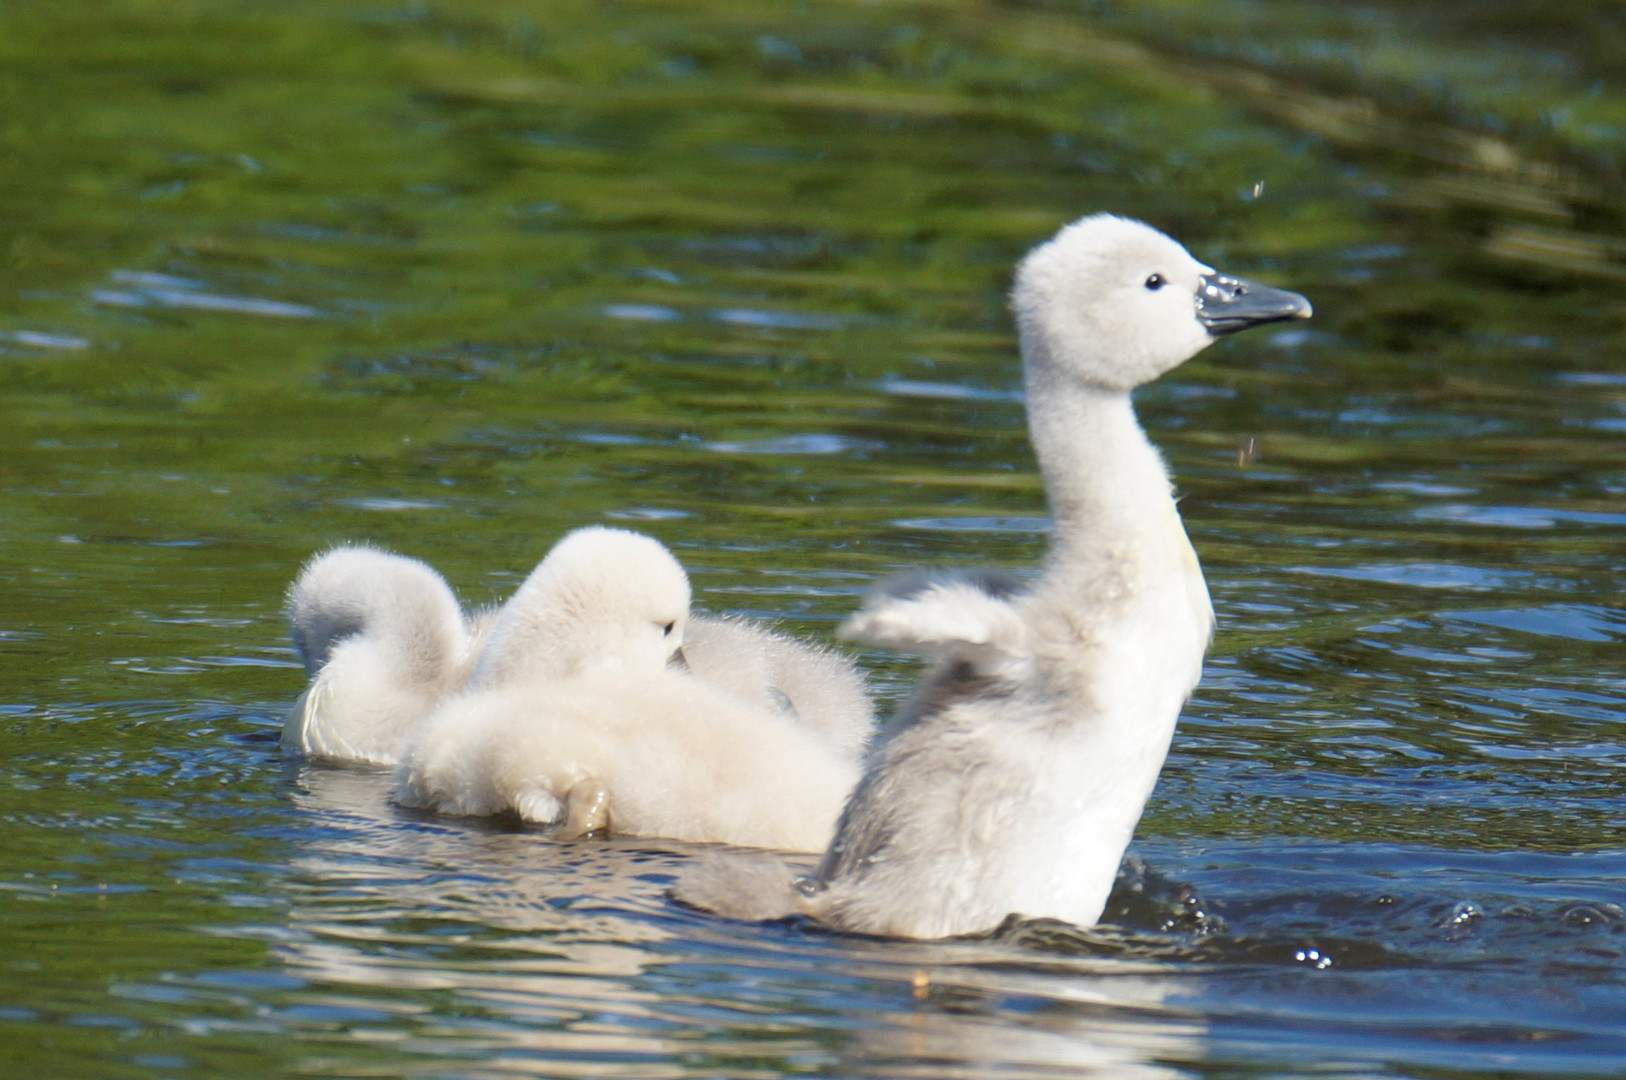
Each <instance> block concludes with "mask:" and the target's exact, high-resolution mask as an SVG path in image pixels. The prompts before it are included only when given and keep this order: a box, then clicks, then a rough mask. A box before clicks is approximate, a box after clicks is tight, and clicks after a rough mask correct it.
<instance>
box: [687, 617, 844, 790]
mask: <svg viewBox="0 0 1626 1080" xmlns="http://www.w3.org/2000/svg"><path fill="white" fill-rule="evenodd" d="M683 658H684V661H685V662H686V663H687V664H688V667H689V670H690V671H691V672H693V673H694V675H696V676H697V677H699V678H701V679H703V680H705V681H706V682H709V683H712V684H714V685H716V686H720V687H722V688H723V689H724V690H728V691H730V692H731V693H733V694H735V695H737V696H738V697H741V698H744V699H745V700H746V701H751V702H755V703H757V704H759V705H762V706H764V707H767V708H771V709H776V710H778V711H779V712H782V713H785V714H786V715H788V716H790V717H792V718H794V719H795V720H796V721H797V722H798V723H800V724H801V725H802V726H803V727H806V728H810V729H812V730H813V731H815V732H817V733H818V734H820V735H822V736H823V737H824V738H825V739H826V740H827V741H828V742H829V743H830V745H831V746H833V747H834V748H835V749H836V751H837V752H838V753H840V754H841V755H842V756H843V757H845V758H848V759H849V760H852V761H857V760H858V759H859V758H860V757H861V756H862V755H863V752H864V747H865V746H866V745H867V744H868V742H869V739H870V736H871V735H873V734H874V733H875V705H874V703H873V702H871V700H870V696H869V688H868V686H866V685H865V682H864V675H863V673H862V672H861V671H860V670H859V668H858V665H857V664H855V663H853V662H852V660H850V659H849V658H847V657H845V656H843V655H841V654H840V653H837V652H832V651H831V650H829V649H823V648H819V647H818V646H816V645H810V644H808V643H807V642H805V641H798V640H797V639H795V638H793V637H788V636H786V635H784V634H779V633H775V632H774V631H772V630H768V629H766V628H764V627H762V626H760V625H758V624H757V623H754V622H751V621H750V620H748V619H739V618H718V617H713V616H696V617H695V618H694V619H692V620H691V621H690V622H689V629H688V632H687V633H686V634H685V635H684V639H683Z"/></svg>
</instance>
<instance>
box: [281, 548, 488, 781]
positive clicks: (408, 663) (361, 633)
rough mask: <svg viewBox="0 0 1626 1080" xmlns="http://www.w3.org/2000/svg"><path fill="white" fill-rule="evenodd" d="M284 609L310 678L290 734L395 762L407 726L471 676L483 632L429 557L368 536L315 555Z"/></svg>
mask: <svg viewBox="0 0 1626 1080" xmlns="http://www.w3.org/2000/svg"><path fill="white" fill-rule="evenodd" d="M285 611H286V614H287V618H288V625H289V629H290V632H291V636H292V637H293V642H294V648H295V649H296V650H297V651H298V653H299V656H300V659H301V661H303V663H304V665H305V673H306V676H307V677H308V678H309V679H310V683H309V685H308V686H307V687H306V688H305V691H304V693H302V694H300V696H299V698H298V700H297V701H295V703H294V707H293V709H292V710H290V712H289V713H288V717H287V719H286V721H285V722H284V724H283V729H282V743H283V745H284V746H286V747H288V748H290V749H292V750H296V751H299V752H301V753H303V754H305V755H306V756H308V757H311V758H315V759H319V760H326V761H337V762H352V763H371V764H378V765H390V764H394V763H395V761H396V760H397V757H398V755H399V753H400V747H401V742H402V740H403V739H404V738H405V736H406V734H407V733H408V732H409V731H410V730H411V729H412V727H413V726H414V725H416V724H417V723H418V722H419V721H421V720H422V719H423V718H424V717H425V716H427V715H428V714H429V713H430V711H431V710H432V709H433V708H434V706H435V704H436V703H437V702H438V701H439V700H440V698H441V697H442V696H444V695H445V694H446V693H447V692H448V691H450V690H451V689H453V688H454V687H455V686H458V685H460V684H461V683H462V682H463V681H464V679H465V678H466V677H467V671H468V663H469V659H470V658H471V657H472V655H473V652H474V648H475V646H476V643H477V640H478V636H479V632H480V631H479V627H478V624H477V623H475V624H471V623H468V622H465V620H464V617H463V612H462V609H461V608H460V607H459V606H458V602H457V597H456V596H455V595H453V593H452V590H451V586H449V585H447V584H446V581H445V579H444V578H442V577H441V576H440V575H439V574H438V573H436V572H435V571H434V570H433V569H432V568H430V567H429V566H428V565H427V564H425V563H423V562H420V561H418V560H417V559H412V558H408V557H406V556H404V555H396V554H393V553H391V552H388V551H381V550H379V549H377V548H372V547H366V546H363V545H343V546H340V547H335V548H332V549H330V550H328V551H325V552H323V553H322V554H320V555H318V556H316V557H315V558H314V559H312V560H311V561H310V562H309V563H308V564H307V565H306V566H305V568H304V570H303V571H301V572H300V574H299V576H298V578H297V579H295V581H294V583H293V585H292V587H291V588H290V589H289V590H288V599H287V603H286V606H285Z"/></svg>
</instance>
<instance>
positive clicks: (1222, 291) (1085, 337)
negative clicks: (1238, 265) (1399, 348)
mask: <svg viewBox="0 0 1626 1080" xmlns="http://www.w3.org/2000/svg"><path fill="white" fill-rule="evenodd" d="M1011 302H1012V305H1013V306H1014V308H1015V309H1016V320H1017V326H1018V329H1019V330H1020V332H1021V335H1022V344H1023V352H1024V354H1025V355H1026V356H1027V357H1028V358H1029V361H1030V363H1031V364H1033V365H1035V366H1037V367H1039V368H1040V369H1042V370H1041V372H1040V373H1039V374H1050V375H1056V374H1061V373H1066V374H1068V375H1071V376H1072V377H1074V378H1076V379H1077V380H1079V381H1081V382H1083V383H1085V384H1086V385H1090V386H1094V387H1098V388H1100V389H1104V390H1112V391H1125V392H1127V391H1129V390H1132V389H1134V388H1135V387H1137V386H1140V385H1141V384H1143V383H1148V382H1151V381H1152V380H1153V379H1155V378H1157V377H1158V376H1159V375H1161V374H1163V373H1164V372H1165V371H1168V370H1169V369H1170V368H1173V367H1176V366H1178V365H1180V364H1182V363H1184V362H1185V361H1187V360H1189V359H1190V358H1191V357H1193V356H1195V355H1196V354H1197V353H1198V352H1200V351H1201V350H1202V349H1203V348H1205V347H1206V346H1208V345H1209V344H1211V343H1212V342H1213V341H1214V339H1215V338H1216V337H1219V336H1220V335H1222V334H1228V333H1232V332H1234V331H1237V330H1242V329H1245V328H1247V327H1249V326H1257V325H1259V324H1261V323H1267V322H1277V321H1279V320H1282V319H1304V318H1309V316H1310V303H1309V301H1308V300H1306V299H1305V298H1304V297H1302V296H1300V295H1298V294H1297V293H1291V292H1287V291H1285V290H1283V289H1275V288H1271V287H1270V286H1268V285H1260V284H1258V283H1257V282H1251V281H1244V280H1242V279H1240V278H1234V277H1229V276H1227V275H1224V274H1220V273H1219V272H1217V271H1216V270H1214V269H1213V268H1212V267H1209V266H1205V265H1203V264H1202V263H1200V262H1198V261H1197V260H1196V259H1194V258H1192V257H1191V254H1190V253H1189V252H1187V251H1186V249H1185V248H1183V247H1181V246H1180V245H1179V244H1178V243H1176V242H1175V241H1173V240H1171V239H1169V238H1168V237H1167V236H1164V235H1163V234H1162V233H1160V232H1158V231H1157V230H1156V229H1154V228H1152V227H1151V226H1150V225H1144V224H1142V223H1141V222H1138V221H1130V220H1129V219H1127V218H1120V217H1114V216H1113V215H1111V214H1095V215H1092V216H1090V217H1086V218H1080V219H1079V220H1078V221H1075V222H1073V223H1072V224H1071V225H1068V226H1066V227H1065V228H1063V229H1062V230H1061V231H1060V232H1059V233H1057V234H1056V235H1055V237H1054V238H1052V239H1051V240H1050V241H1049V242H1048V243H1046V244H1042V245H1040V246H1039V247H1037V248H1035V249H1034V250H1033V251H1032V252H1030V253H1029V254H1028V256H1027V258H1026V259H1024V260H1023V261H1022V265H1021V267H1020V268H1019V269H1018V270H1017V273H1016V286H1015V288H1014V290H1013V291H1012V296H1011Z"/></svg>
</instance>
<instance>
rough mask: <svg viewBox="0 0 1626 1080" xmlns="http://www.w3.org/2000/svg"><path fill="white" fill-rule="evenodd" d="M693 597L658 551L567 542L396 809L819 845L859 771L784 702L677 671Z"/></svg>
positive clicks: (611, 542)
mask: <svg viewBox="0 0 1626 1080" xmlns="http://www.w3.org/2000/svg"><path fill="white" fill-rule="evenodd" d="M688 600H689V584H688V579H687V576H686V575H685V574H684V573H683V568H682V567H681V566H680V565H678V563H677V561H676V560H675V559H673V558H672V556H671V554H670V553H669V552H668V551H666V549H665V548H664V547H662V546H661V545H660V544H659V543H657V542H656V541H654V540H651V539H649V538H648V537H643V536H639V535H638V534H635V533H628V532H624V531H622V530H616V529H602V528H594V529H583V530H578V531H577V532H575V533H572V534H570V535H569V536H567V537H566V538H565V539H564V540H562V541H560V542H559V544H558V545H556V546H555V547H554V549H553V550H552V551H551V552H549V553H548V556H547V558H545V559H544V560H543V561H542V563H541V564H540V565H539V566H538V567H537V569H536V571H535V572H534V573H532V575H531V576H530V578H528V579H527V580H526V582H525V584H523V585H522V586H521V587H520V589H519V591H518V592H516V593H515V595H514V598H513V599H512V600H510V601H509V603H508V604H507V605H505V606H504V608H503V609H502V611H501V612H500V614H499V615H498V618H497V621H496V624H495V626H494V627H493V628H492V631H491V637H490V640H489V642H488V643H487V645H486V648H485V650H484V652H483V653H482V655H481V657H480V660H479V661H478V663H477V665H476V667H475V670H474V673H473V675H472V677H471V680H470V687H469V688H468V689H467V690H466V691H464V692H462V693H460V694H456V695H453V696H452V697H451V698H449V699H448V700H447V701H446V702H445V703H444V704H443V705H442V706H441V707H440V708H439V709H438V710H436V712H435V714H434V715H433V716H432V717H431V718H430V719H429V720H428V721H427V722H426V723H425V725H424V726H423V728H422V729H421V731H420V733H419V736H418V737H417V738H416V739H415V740H414V743H413V745H412V748H411V750H410V752H409V753H408V755H407V758H406V760H405V762H404V763H403V766H402V768H401V770H400V772H399V774H398V782H397V792H396V797H397V800H398V801H399V802H401V803H403V804H405V805H408V806H420V807H425V808H430V809H435V810H440V811H443V812H448V813H455V814H465V815H485V814H494V813H502V812H512V813H516V814H518V815H519V816H520V817H521V818H523V819H525V820H527V821H532V822H538V823H543V824H552V825H556V826H557V827H558V828H557V833H558V834H559V835H561V836H566V837H570V836H579V835H583V834H586V833H589V832H596V831H604V830H610V831H614V832H616V833H622V834H627V835H634V836H660V837H670V838H673V839H681V840H695V841H715V842H721V843H732V844H744V845H751V846H759V847H774V848H780V849H784V850H793V851H818V850H821V849H823V848H824V846H825V845H826V844H827V843H828V842H829V840H830V836H831V833H832V830H833V827H834V824H835V820H836V817H837V815H838V814H839V813H840V811H841V807H842V804H843V803H844V802H845V800H846V797H847V795H848V794H849V793H850V792H851V790H852V786H853V784H854V783H855V782H856V780H857V778H858V770H857V766H856V765H855V764H854V763H853V762H852V761H851V760H850V759H849V758H846V757H844V756H843V755H842V754H841V753H840V752H839V751H838V750H837V749H836V746H835V745H834V744H833V743H832V741H831V740H829V739H828V738H827V737H825V736H824V735H821V734H820V733H819V732H817V731H815V730H813V729H811V728H809V727H807V726H805V725H803V724H801V723H799V722H798V720H797V719H796V718H795V717H793V716H791V715H788V714H786V713H785V712H784V711H782V710H781V709H778V708H775V707H772V706H770V705H767V704H764V703H762V702H758V701H753V700H751V699H749V698H747V697H741V696H738V695H736V694H734V693H731V692H729V691H728V690H727V689H725V688H723V687H722V686H719V685H717V684H715V683H712V682H710V681H707V680H705V679H702V678H700V677H698V676H696V675H695V674H693V673H691V672H688V671H684V670H681V669H680V668H677V667H671V666H668V665H669V661H671V660H673V659H675V657H676V656H677V653H678V650H679V648H680V646H681V645H682V642H683V634H684V630H685V624H686V622H687V612H688Z"/></svg>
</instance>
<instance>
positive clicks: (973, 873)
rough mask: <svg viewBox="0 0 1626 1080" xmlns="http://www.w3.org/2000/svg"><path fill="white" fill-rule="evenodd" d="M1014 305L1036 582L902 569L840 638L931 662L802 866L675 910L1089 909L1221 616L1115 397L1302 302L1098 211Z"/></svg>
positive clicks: (960, 918) (726, 877) (1158, 469)
mask: <svg viewBox="0 0 1626 1080" xmlns="http://www.w3.org/2000/svg"><path fill="white" fill-rule="evenodd" d="M1012 300H1013V305H1014V307H1015V311H1016V321H1017V328H1018V331H1019V333H1020V337H1021V346H1022V357H1023V365H1024V374H1025V380H1026V389H1027V409H1028V424H1029V430H1030V433H1031V436H1032V439H1033V445H1034V450H1035V451H1036V453H1037V456H1038V459H1039V466H1040V469H1041V471H1042V472H1043V474H1044V480H1045V487H1046V490H1047V492H1048V494H1049V497H1050V507H1051V515H1052V521H1053V532H1052V546H1051V550H1050V553H1049V555H1048V557H1047V558H1046V560H1045V562H1044V565H1043V568H1042V571H1041V573H1040V575H1039V576H1038V578H1037V579H1036V580H1035V581H1033V583H1032V584H1031V585H1029V586H1027V587H1026V588H1019V587H1017V586H1016V585H1014V584H1013V583H1011V582H1010V581H1008V580H1005V579H1001V578H999V577H997V576H994V575H987V574H976V573H969V574H958V575H945V576H942V577H939V578H936V579H933V578H930V577H920V576H917V577H915V578H912V579H909V580H906V581H904V582H901V583H898V584H895V585H891V586H884V587H883V588H881V589H880V590H878V591H877V592H876V593H875V594H873V595H872V597H871V598H870V599H869V600H868V601H867V602H866V603H865V605H864V607H863V608H862V609H861V610H860V611H859V612H858V613H857V614H856V615H854V616H853V618H852V619H851V620H850V621H849V622H848V624H847V626H846V631H847V633H848V634H850V635H851V636H853V637H857V638H861V639H864V640H868V641H871V642H874V643H877V644H881V645H885V646H889V647H893V648H898V649H903V650H907V651H911V652H915V653H919V654H923V655H925V656H928V657H931V658H933V659H935V661H936V663H935V664H934V665H933V666H932V667H931V668H930V670H929V671H928V672H927V673H926V675H925V676H924V678H923V679H922V681H921V682H920V684H919V685H918V686H917V687H916V689H915V691H914V692H913V694H912V695H911V696H910V697H909V699H908V700H907V701H906V702H904V704H903V705H902V706H901V707H900V708H899V710H898V713H897V714H896V716H895V717H894V718H893V719H892V721H891V722H890V723H889V724H888V726H887V728H886V730H885V731H884V732H883V733H882V735H881V739H880V741H879V743H878V744H877V745H876V746H875V748H874V749H873V750H872V752H871V754H870V758H869V762H868V766H867V771H866V773H865V775H864V777H863V779H862V780H861V781H860V783H859V786H858V788H857V790H856V791H854V793H853V796H852V799H851V800H850V801H849V803H848V804H847V807H846V809H845V810H844V811H843V814H842V818H841V822H840V824H839V825H838V827H837V832H836V837H835V839H834V841H833V842H832V843H831V845H830V847H829V848H828V849H827V850H826V852H825V854H824V858H823V860H822V861H821V862H820V864H819V867H818V869H817V871H816V872H815V873H814V875H813V876H812V878H811V879H805V880H798V879H794V878H793V877H792V875H791V872H790V871H789V870H788V869H787V868H786V867H784V865H783V864H781V863H778V862H776V861H772V860H762V859H756V860H752V859H741V858H739V857H736V858H735V859H733V860H727V859H714V860H711V861H709V862H703V863H702V864H700V865H699V866H697V867H696V868H695V870H693V871H691V872H690V873H689V874H688V875H686V876H685V878H684V879H683V880H682V881H681V882H680V884H679V888H678V889H677V893H676V895H677V896H678V898H679V899H681V900H684V901H686V902H688V903H691V904H695V905H697V906H700V907H705V908H708V909H711V910H713V911H717V912H720V913H723V914H727V915H733V916H736V917H741V918H768V917H776V916H781V915H785V914H790V913H793V912H802V913H806V914H808V915H811V916H812V917H814V918H816V919H818V920H820V921H822V922H824V923H826V924H828V925H831V926H834V927H838V928H842V929H847V930H854V931H859V932H863V933H873V934H887V935H896V936H903V937H916V938H933V937H943V936H948V935H954V934H966V933H974V932H977V931H983V930H988V929H991V928H992V927H994V926H997V925H998V924H999V923H1000V922H1001V921H1002V920H1004V919H1005V918H1006V917H1007V916H1009V915H1012V914H1019V915H1024V916H1030V917H1051V918H1057V919H1063V920H1066V921H1069V922H1072V923H1075V924H1078V925H1080V926H1088V925H1090V924H1092V923H1094V922H1095V921H1096V920H1097V919H1098V918H1099V917H1100V915H1101V911H1102V909H1103V907H1104V906H1105V903H1106V898H1107V893H1108V891H1109V890H1110V889H1111V887H1112V883H1113V880H1114V877H1115V875H1116V872H1117V869H1118V864H1119V862H1120V860H1121V859H1122V857H1123V853H1124V849H1125V847H1126V846H1127V845H1128V843H1129V840H1130V836H1131V834H1132V833H1133V832H1134V828H1135V824H1136V822H1137V821H1138V820H1139V818H1140V814H1141V810H1142V808H1143V807H1144V806H1145V803H1146V799H1147V796H1148V795H1149V794H1150V793H1151V790H1152V786H1153V784H1154V783H1155V781H1156V779H1157V774H1158V771H1159V769H1160V768H1161V767H1162V763H1163V759H1164V756H1165V755H1166V753H1167V751H1168V746H1169V741H1170V738H1171V737H1172V735H1173V732H1174V725H1175V720H1176V718H1177V716H1178V714H1179V711H1180V708H1181V706H1182V705H1183V704H1184V702H1185V700H1186V698H1187V697H1188V696H1189V695H1190V693H1191V691H1192V689H1193V688H1194V687H1195V686H1196V684H1197V679H1198V676H1199V675H1200V673H1201V669H1202V658H1203V652H1204V650H1205V649H1206V647H1207V644H1208V639H1209V635H1210V632H1211V628H1212V621H1213V620H1212V612H1211V610H1210V607H1209V601H1208V591H1207V588H1206V587H1205V585H1204V582H1203V576H1202V571H1201V569H1200V568H1199V566H1198V563H1197V557H1196V555H1195V554H1194V553H1193V551H1192V549H1191V545H1190V543H1189V542H1188V541H1187V539H1186V534H1185V530H1184V529H1183V528H1182V526H1181V522H1180V517H1179V514H1178V512H1177V511H1176V509H1175V502H1174V498H1173V496H1172V493H1171V490H1170V483H1169V477H1168V472H1167V470H1166V469H1165V467H1164V464H1163V460H1162V458H1161V456H1160V455H1159V454H1158V452H1157V450H1156V449H1155V448H1154V447H1153V446H1152V444H1151V443H1150V442H1149V441H1148V440H1147V438H1146V435H1145V433H1144V432H1143V431H1142V430H1141V428H1140V425H1139V424H1138V423H1137V422H1136V419H1135V414H1134V409H1133V408H1132V406H1131V404H1130V398H1129V395H1130V391H1132V390H1133V389H1134V388H1135V387H1137V386H1140V385H1141V384H1143V383H1146V382H1150V381H1151V380H1152V379H1155V378H1156V377H1157V376H1158V375H1160V374H1162V373H1163V372H1165V371H1168V370H1169V369H1171V368H1173V367H1175V366H1177V365H1178V364H1180V363H1181V362H1183V361H1185V360H1186V359H1188V358H1189V357H1191V356H1192V355H1194V354H1195V353H1197V352H1198V351H1200V350H1201V349H1202V348H1204V347H1205V346H1206V345H1208V344H1209V343H1211V342H1212V341H1213V340H1214V339H1215V338H1216V337H1217V336H1219V335H1222V334H1228V333H1231V332H1233V331H1237V330H1242V329H1245V328H1247V327H1249V326H1256V325H1259V324H1262V323H1270V322H1276V321H1278V320H1283V319H1297V318H1306V317H1308V316H1309V314H1310V305H1309V303H1308V302H1307V301H1306V300H1305V299H1304V298H1303V297H1301V296H1298V295H1297V294H1295V293H1289V292H1284V291H1281V290H1278V289H1272V288H1269V287H1267V286H1263V285H1257V284H1254V283H1252V282H1246V281H1241V280H1238V279H1236V278H1232V277H1227V276H1225V275H1222V274H1219V273H1217V272H1216V271H1214V270H1213V269H1211V268H1209V267H1207V266H1204V265H1203V264H1201V263H1199V262H1198V261H1197V260H1196V259H1194V258H1192V257H1191V256H1190V255H1189V254H1188V253H1187V252H1186V251H1185V249H1184V248H1182V247H1181V246H1180V245H1179V244H1177V243H1175V242H1174V241H1173V240H1171V239H1169V238H1168V237H1166V236H1164V235H1162V234H1161V233H1159V232H1157V231H1156V230H1154V229H1152V228H1150V227H1148V226H1146V225H1143V224H1140V223H1138V222H1133V221H1126V220H1124V219H1122V218H1117V217H1112V216H1109V215H1097V216H1094V217H1087V218H1084V219H1082V220H1080V221H1077V222H1075V223H1073V224H1072V225H1069V226H1067V227H1066V228H1064V229H1063V230H1062V231H1061V232H1060V233H1059V234H1058V235H1057V236H1056V237H1055V238H1054V239H1052V240H1051V241H1050V242H1049V243H1046V244H1044V245H1042V246H1040V247H1038V248H1036V249H1035V250H1034V251H1033V252H1031V253H1030V254H1029V255H1028V256H1027V258H1026V259H1025V260H1024V261H1023V263H1022V266H1021V268H1020V269H1019V270H1018V272H1017V278H1016V287H1015V290H1014V292H1013V296H1012Z"/></svg>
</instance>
